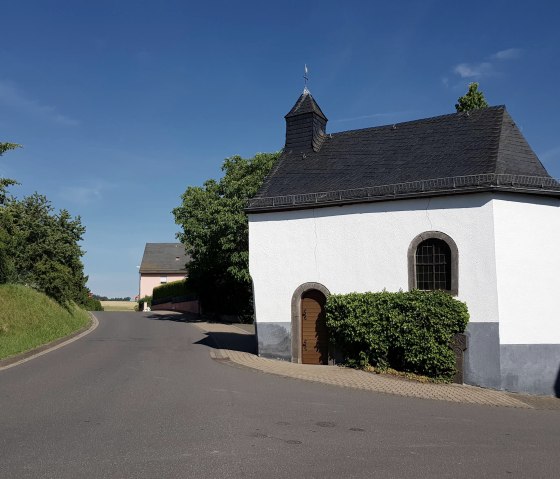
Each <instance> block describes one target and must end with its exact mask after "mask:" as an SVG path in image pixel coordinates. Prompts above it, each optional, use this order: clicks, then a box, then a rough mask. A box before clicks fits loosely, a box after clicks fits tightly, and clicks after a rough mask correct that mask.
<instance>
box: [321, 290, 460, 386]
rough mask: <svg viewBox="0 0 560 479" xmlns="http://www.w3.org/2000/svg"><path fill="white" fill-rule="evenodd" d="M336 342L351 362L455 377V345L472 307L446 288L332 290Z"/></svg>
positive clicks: (329, 309)
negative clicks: (363, 291)
mask: <svg viewBox="0 0 560 479" xmlns="http://www.w3.org/2000/svg"><path fill="white" fill-rule="evenodd" d="M325 309H326V318H327V327H328V328H329V334H330V338H331V342H332V343H333V346H334V348H335V350H336V351H337V352H338V353H339V354H343V355H344V357H345V358H346V361H347V362H348V363H349V364H351V365H356V366H361V367H365V366H367V365H371V366H375V367H378V368H381V369H386V368H389V367H390V368H393V369H396V370H398V371H404V372H412V373H415V374H420V375H423V376H428V377H431V378H435V379H439V380H444V381H450V380H451V379H452V378H453V375H454V374H455V355H454V353H453V351H452V350H451V348H450V346H449V344H450V342H451V340H452V338H453V335H454V334H455V333H462V332H464V330H465V328H466V326H467V323H468V321H469V313H468V310H467V306H466V305H465V304H464V303H462V302H460V301H457V300H456V299H454V298H452V297H451V296H449V295H448V294H447V293H444V292H442V291H418V290H414V291H411V292H402V291H401V292H398V293H389V292H386V291H383V292H381V293H352V294H346V295H331V296H330V297H329V298H328V300H327V304H326V307H325Z"/></svg>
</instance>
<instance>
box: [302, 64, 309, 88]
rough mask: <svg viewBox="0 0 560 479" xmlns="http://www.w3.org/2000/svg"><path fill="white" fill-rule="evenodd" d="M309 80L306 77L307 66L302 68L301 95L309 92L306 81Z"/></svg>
mask: <svg viewBox="0 0 560 479" xmlns="http://www.w3.org/2000/svg"><path fill="white" fill-rule="evenodd" d="M308 80H309V78H308V76H307V64H305V65H304V67H303V94H304V95H305V94H309V90H308V88H307V81H308Z"/></svg>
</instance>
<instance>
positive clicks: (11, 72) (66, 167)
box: [0, 0, 560, 296]
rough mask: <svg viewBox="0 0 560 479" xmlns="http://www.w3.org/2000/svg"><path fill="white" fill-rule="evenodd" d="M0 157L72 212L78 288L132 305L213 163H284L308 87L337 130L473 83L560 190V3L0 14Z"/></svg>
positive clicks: (37, 5) (394, 118) (225, 6)
mask: <svg viewBox="0 0 560 479" xmlns="http://www.w3.org/2000/svg"><path fill="white" fill-rule="evenodd" d="M2 17H3V18H2V26H1V27H0V141H12V142H17V143H21V144H23V145H24V149H22V150H18V151H16V152H11V153H8V154H6V155H4V156H3V157H2V159H1V160H0V176H7V177H12V178H15V179H17V180H19V181H20V182H21V183H22V186H19V187H16V188H14V189H13V190H12V191H13V192H14V193H16V194H17V195H18V196H23V195H26V194H30V193H32V192H34V191H38V192H40V193H43V194H45V195H47V197H48V198H49V199H51V201H52V202H53V204H54V206H55V207H56V208H57V209H59V208H66V209H68V210H69V211H70V212H71V213H72V214H73V215H80V216H81V217H82V220H83V223H84V224H85V226H86V227H87V233H86V235H85V239H84V242H83V246H84V249H85V250H86V251H87V253H86V255H85V257H84V263H85V266H86V273H87V274H88V275H89V278H90V280H89V286H90V288H91V289H92V291H93V292H95V293H98V294H103V295H107V296H125V295H126V296H134V295H135V294H137V291H138V273H137V269H136V265H139V264H140V260H141V257H142V252H143V248H144V244H145V243H146V242H173V241H175V233H176V232H177V231H178V227H177V226H176V225H175V224H174V220H173V216H172V214H171V210H172V209H173V208H174V207H175V206H178V205H179V204H180V195H181V193H183V191H184V190H185V189H186V187H187V186H189V185H201V184H202V183H203V181H204V180H206V179H208V178H212V177H214V178H217V177H219V176H220V166H221V163H222V161H223V159H224V158H226V157H228V156H231V155H234V154H240V155H243V156H252V155H254V154H255V153H256V152H268V151H275V150H278V149H280V148H281V147H282V146H283V140H284V128H285V125H284V118H283V116H284V115H285V114H286V113H287V112H288V111H289V110H290V108H291V107H292V105H293V104H294V102H295V101H296V99H297V98H298V96H299V94H300V93H301V90H302V88H303V80H302V74H303V65H304V64H305V63H307V64H308V65H309V75H310V82H309V88H310V90H311V92H312V94H313V96H314V97H315V99H316V100H317V101H318V103H319V104H320V105H321V108H322V109H323V111H324V112H325V114H326V115H327V117H328V118H329V123H328V125H327V130H328V131H330V132H334V131H340V130H349V129H356V128H363V127H368V126H375V125H382V124H390V123H396V122H399V121H406V120H413V119H417V118H424V117H429V116H435V115H440V114H445V113H451V112H453V111H454V104H455V101H456V100H457V98H458V97H459V96H460V95H462V94H463V93H464V92H465V91H466V86H467V84H468V83H469V82H471V81H479V82H480V84H481V89H482V90H483V91H484V93H485V95H486V98H487V99H488V101H489V102H490V104H493V105H499V104H505V105H506V106H507V108H508V110H509V112H510V113H511V114H512V116H513V118H514V119H515V121H516V122H517V124H518V125H519V126H520V127H521V128H522V131H523V134H524V135H525V137H526V138H527V139H528V141H529V143H530V144H531V146H532V147H533V149H534V150H535V151H536V153H537V154H538V155H539V157H540V159H541V161H542V162H543V163H544V164H545V166H546V167H547V169H548V171H549V172H550V174H551V175H553V176H555V177H560V117H559V114H558V112H559V109H560V96H559V86H560V28H558V25H559V24H560V5H559V4H558V2H553V1H548V2H539V1H533V2H513V1H493V2H488V1H480V2H479V1H469V2H449V1H445V0H441V1H414V2H397V1H395V2H387V1H383V2H381V1H370V2H366V1H347V2H330V1H320V2H305V1H297V2H296V1H293V2H292V1H283V2H244V1H238V2H231V1H228V2H212V1H207V2H187V1H163V0H160V1H157V2H156V1H151V2H148V1H139V0H135V1H131V0H128V1H125V0H122V1H96V2H90V1H75V0H73V1H26V0H20V1H18V2H4V4H3V6H2Z"/></svg>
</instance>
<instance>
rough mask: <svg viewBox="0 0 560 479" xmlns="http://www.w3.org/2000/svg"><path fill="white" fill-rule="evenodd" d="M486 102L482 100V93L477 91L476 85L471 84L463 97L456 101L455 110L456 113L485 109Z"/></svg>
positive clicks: (474, 83)
mask: <svg viewBox="0 0 560 479" xmlns="http://www.w3.org/2000/svg"><path fill="white" fill-rule="evenodd" d="M488 106H489V105H488V102H487V101H486V98H484V93H482V92H481V91H479V90H478V83H476V82H473V83H470V84H469V90H468V91H467V93H465V94H464V95H463V96H461V97H459V98H458V99H457V103H456V104H455V109H456V110H457V111H458V112H461V111H472V110H479V109H481V108H487V107H488Z"/></svg>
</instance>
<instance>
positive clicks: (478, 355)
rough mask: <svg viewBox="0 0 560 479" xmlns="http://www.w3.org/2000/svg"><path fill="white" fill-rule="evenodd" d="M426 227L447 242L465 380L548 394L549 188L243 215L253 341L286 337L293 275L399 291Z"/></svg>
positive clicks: (559, 366) (551, 321)
mask: <svg viewBox="0 0 560 479" xmlns="http://www.w3.org/2000/svg"><path fill="white" fill-rule="evenodd" d="M429 231H438V232H442V233H445V234H446V235H448V236H449V237H451V238H452V239H453V240H454V242H455V244H456V246H457V250H458V296H457V299H459V300H461V301H464V302H465V303H466V304H467V306H468V309H469V313H470V324H469V326H468V328H467V335H468V336H469V338H470V339H469V341H470V343H469V347H468V348H467V352H466V361H467V362H466V370H465V371H466V373H465V374H466V381H467V382H469V383H470V384H477V385H481V386H487V387H495V388H505V389H509V390H513V391H525V392H531V393H541V394H556V395H559V394H560V390H559V388H560V308H559V307H558V294H559V293H560V280H559V277H560V276H559V274H560V248H559V246H560V199H558V198H547V197H541V196H535V195H527V194H513V193H478V194H465V195H451V196H441V197H434V198H418V199H407V200H398V201H383V202H373V203H362V204H354V205H345V206H334V207H325V208H316V209H305V210H292V211H278V212H269V213H259V214H250V215H249V251H250V255H249V268H250V273H251V276H252V279H253V285H254V301H255V302H254V306H255V317H256V321H257V331H262V336H263V337H262V341H261V338H260V337H259V348H260V347H261V346H260V345H261V343H262V344H263V348H266V347H269V349H268V351H270V347H272V348H273V349H274V348H289V346H287V345H286V341H288V342H289V341H290V340H289V336H290V324H291V321H292V298H293V296H294V292H295V291H296V290H297V289H298V288H299V287H300V286H301V285H303V284H305V283H320V284H321V285H323V286H324V287H325V288H326V289H327V290H328V291H330V293H335V294H344V293H351V292H366V291H374V292H375V291H382V290H383V289H386V290H387V291H398V290H399V289H402V290H404V291H406V290H408V288H409V278H408V274H409V270H408V249H409V246H410V244H411V242H412V241H413V240H414V239H415V238H416V237H417V236H418V235H419V234H421V233H425V232H429ZM259 325H261V326H260V327H259ZM282 331H285V332H284V333H282ZM283 334H285V335H287V337H286V339H284V340H283V339H282V335H283ZM259 335H261V333H259ZM271 335H272V336H271ZM268 341H272V342H269V343H267V342H268ZM267 344H269V346H267ZM292 353H293V350H292ZM266 354H270V353H268V352H267V353H266ZM272 354H273V356H274V353H272ZM276 357H283V358H285V359H289V351H288V356H286V354H285V353H282V355H280V353H279V355H277V356H276ZM292 360H294V356H293V355H292Z"/></svg>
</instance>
